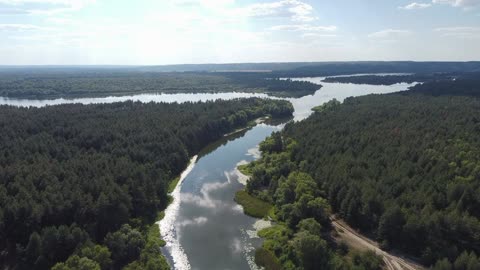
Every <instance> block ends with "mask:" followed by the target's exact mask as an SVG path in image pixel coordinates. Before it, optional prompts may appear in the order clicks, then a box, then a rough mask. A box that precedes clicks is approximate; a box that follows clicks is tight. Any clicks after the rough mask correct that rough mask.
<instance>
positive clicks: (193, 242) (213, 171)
mask: <svg viewBox="0 0 480 270" xmlns="http://www.w3.org/2000/svg"><path fill="white" fill-rule="evenodd" d="M322 79H323V78H301V79H298V80H307V81H311V82H315V83H321V84H322V85H323V87H322V88H321V89H320V90H318V91H317V92H315V94H313V95H309V96H305V97H302V98H298V99H295V98H290V99H288V100H289V101H291V102H292V104H293V106H294V109H295V112H294V120H295V121H300V120H302V119H304V118H306V117H308V116H309V115H310V114H311V109H312V108H313V107H315V106H318V105H321V104H323V103H325V102H327V101H329V100H331V99H333V98H335V99H337V100H339V101H343V100H344V99H345V98H346V97H350V96H361V95H367V94H384V93H391V92H397V91H401V90H406V89H407V88H408V87H409V86H411V85H412V84H404V83H402V84H396V85H392V86H375V85H355V84H340V83H324V82H321V80H322ZM251 96H258V97H266V95H264V94H248V93H218V94H157V95H156V94H144V95H134V96H127V97H106V98H80V99H70V100H68V99H55V100H18V99H5V98H0V104H8V105H14V106H37V107H39V106H46V105H56V104H62V103H83V104H90V103H105V102H107V103H108V102H116V101H124V100H138V101H142V102H150V101H154V102H186V101H205V100H214V99H218V98H222V99H232V98H238V97H251ZM282 128H283V124H280V125H269V124H259V125H257V126H255V127H253V128H251V129H249V130H244V131H242V132H239V133H236V134H233V135H231V136H228V137H226V138H224V139H223V140H222V141H219V142H218V143H216V144H213V145H210V146H209V147H207V148H206V150H204V151H203V152H202V153H200V154H199V155H198V159H195V160H194V162H193V163H192V164H191V166H189V168H188V170H187V171H186V172H185V173H184V175H183V177H182V181H180V183H179V186H178V187H177V189H176V191H175V192H174V194H172V195H173V196H174V198H175V202H174V203H173V204H171V205H170V206H169V208H168V209H167V211H166V217H165V218H164V220H162V221H161V222H160V227H161V228H163V229H162V231H161V233H162V235H164V238H165V240H166V242H167V245H166V246H165V247H164V248H163V253H164V254H165V255H166V257H167V260H168V261H169V263H170V265H172V266H173V268H174V269H199V270H200V269H201V270H203V269H205V270H215V269H221V270H227V269H232V270H233V269H235V270H236V269H256V266H255V264H254V263H253V255H254V249H255V248H256V247H258V246H260V245H261V239H260V238H258V237H257V236H256V231H257V229H258V228H259V227H262V226H264V225H265V224H263V223H264V222H263V221H261V220H260V221H259V220H257V219H254V218H251V217H249V216H246V215H244V214H243V210H242V208H241V207H240V206H239V205H237V204H236V203H235V202H234V201H233V198H234V194H235V192H236V191H238V190H240V189H242V188H243V186H244V180H245V179H242V177H240V175H239V174H238V171H237V170H236V166H237V165H238V164H241V163H245V162H250V161H252V160H255V159H257V158H259V151H258V144H259V143H260V142H261V141H263V140H264V139H265V138H266V137H267V136H269V135H270V134H271V133H272V132H273V131H278V130H281V129H282Z"/></svg>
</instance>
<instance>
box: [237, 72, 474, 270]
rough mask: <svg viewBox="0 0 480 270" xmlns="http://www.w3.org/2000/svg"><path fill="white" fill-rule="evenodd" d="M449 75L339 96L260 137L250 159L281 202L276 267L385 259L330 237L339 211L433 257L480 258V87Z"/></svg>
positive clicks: (367, 229) (465, 264) (271, 259)
mask: <svg viewBox="0 0 480 270" xmlns="http://www.w3.org/2000/svg"><path fill="white" fill-rule="evenodd" d="M443 83H445V82H432V83H430V84H425V85H419V86H417V87H415V88H414V89H413V90H412V91H407V92H403V93H400V94H390V95H369V96H365V97H359V98H348V99H346V100H345V101H344V103H343V104H340V103H339V102H337V101H331V102H329V103H327V104H325V105H323V106H320V107H317V108H316V109H315V111H316V112H315V113H314V114H313V115H312V116H311V117H310V118H308V119H307V120H305V121H302V122H298V123H290V124H288V125H287V126H286V127H285V129H284V130H283V131H282V132H281V133H275V134H273V136H271V137H270V138H269V139H267V140H266V141H265V142H263V143H262V144H261V147H260V149H261V150H262V153H263V157H262V159H260V160H259V161H257V162H254V163H252V164H251V165H248V166H247V168H245V170H247V171H250V172H251V174H252V178H251V180H250V182H249V183H248V186H247V191H248V192H249V193H250V194H251V195H253V196H255V197H257V198H260V199H262V200H264V201H267V202H270V203H272V204H274V205H275V209H276V214H275V216H276V218H277V220H278V225H277V226H276V230H275V229H272V230H271V231H270V232H269V231H267V232H263V236H264V237H265V238H266V239H267V240H266V242H265V244H264V247H263V249H261V250H260V251H259V252H260V255H259V257H260V258H261V262H263V263H264V265H267V266H268V265H270V267H267V268H270V269H278V268H279V267H280V266H281V267H282V268H283V269H376V267H377V266H376V265H373V266H368V267H364V268H355V267H357V266H355V264H356V262H361V261H362V260H361V259H358V256H357V257H355V256H356V255H354V256H352V255H349V256H347V257H342V255H341V254H345V252H344V251H343V248H342V245H341V244H338V243H335V242H333V241H329V239H331V237H332V232H331V230H330V221H329V215H331V214H336V215H337V216H339V217H341V218H343V219H344V220H345V221H347V222H348V223H349V224H350V225H352V226H353V227H355V228H357V229H358V230H360V231H361V232H363V233H365V234H367V235H370V236H371V237H373V238H374V239H376V240H378V241H379V242H380V243H381V246H382V248H383V249H385V250H391V249H393V250H400V251H402V252H405V253H407V254H409V255H411V256H414V257H416V258H418V260H419V261H420V262H422V263H423V264H424V265H426V266H432V267H433V269H439V270H440V269H442V270H460V269H461V270H467V269H468V270H474V269H480V259H479V258H478V256H479V255H480V245H479V243H480V212H479V209H480V196H479V195H480V159H479V157H480V139H479V138H480V118H479V115H480V101H479V100H478V99H477V98H475V97H472V96H478V93H480V88H479V87H478V86H479V83H478V80H477V82H476V83H474V82H472V81H458V80H457V81H449V82H448V83H447V84H446V85H444V84H443ZM465 95H467V96H465ZM312 228H313V229H312ZM312 230H313V231H312ZM313 250H315V252H313ZM312 252H313V253H312ZM319 254H322V255H323V256H320V255H319ZM265 258H267V259H265ZM356 258H357V259H356ZM371 261H372V260H371ZM272 265H273V266H272ZM372 267H373V268H372Z"/></svg>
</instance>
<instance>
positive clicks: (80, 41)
mask: <svg viewBox="0 0 480 270" xmlns="http://www.w3.org/2000/svg"><path fill="white" fill-rule="evenodd" d="M357 60H385V61H390V60H415V61H474V60H480V0H416V2H414V1H412V0H328V1H327V0H316V1H312V0H265V1H263V0H262V1H260V0H129V1H127V0H0V65H165V64H182V63H195V64H198V63H240V62H304V61H306V62H312V61H357Z"/></svg>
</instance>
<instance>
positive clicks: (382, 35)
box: [368, 29, 412, 39]
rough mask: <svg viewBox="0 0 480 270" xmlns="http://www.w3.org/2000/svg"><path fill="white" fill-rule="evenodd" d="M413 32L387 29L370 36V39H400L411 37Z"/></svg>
mask: <svg viewBox="0 0 480 270" xmlns="http://www.w3.org/2000/svg"><path fill="white" fill-rule="evenodd" d="M411 34H412V32H411V31H409V30H400V29H385V30H382V31H378V32H375V33H371V34H369V35H368V37H369V38H376V39H392V38H398V37H405V36H408V35H411Z"/></svg>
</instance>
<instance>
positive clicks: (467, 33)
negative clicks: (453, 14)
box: [435, 26, 480, 38]
mask: <svg viewBox="0 0 480 270" xmlns="http://www.w3.org/2000/svg"><path fill="white" fill-rule="evenodd" d="M435 32H438V33H440V34H441V35H442V36H445V37H455V38H480V27H471V26H454V27H441V28H437V29H435Z"/></svg>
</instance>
